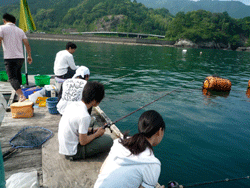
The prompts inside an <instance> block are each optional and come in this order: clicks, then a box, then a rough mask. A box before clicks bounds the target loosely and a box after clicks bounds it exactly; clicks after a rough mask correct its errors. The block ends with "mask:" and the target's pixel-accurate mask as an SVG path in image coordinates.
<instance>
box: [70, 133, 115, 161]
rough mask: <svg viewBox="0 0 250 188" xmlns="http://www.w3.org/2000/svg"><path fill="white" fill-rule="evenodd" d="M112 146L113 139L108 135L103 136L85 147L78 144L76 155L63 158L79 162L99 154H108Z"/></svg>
mask: <svg viewBox="0 0 250 188" xmlns="http://www.w3.org/2000/svg"><path fill="white" fill-rule="evenodd" d="M112 145H113V139H112V138H111V136H110V135H107V134H104V135H102V136H100V137H98V138H96V139H94V140H93V141H92V142H90V143H88V144H87V145H85V146H82V145H80V144H78V146H77V153H76V154H75V155H73V156H65V157H66V159H69V160H72V161H74V160H79V159H85V158H88V157H92V156H94V155H97V154H99V153H103V152H109V150H110V148H111V147H112Z"/></svg>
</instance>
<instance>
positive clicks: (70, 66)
mask: <svg viewBox="0 0 250 188" xmlns="http://www.w3.org/2000/svg"><path fill="white" fill-rule="evenodd" d="M76 48H77V46H76V44H74V43H72V42H68V43H67V44H66V50H62V51H60V52H58V53H57V54H56V59H55V62H54V74H55V76H56V77H58V78H61V79H68V78H72V77H73V76H74V74H75V72H76V69H77V68H78V66H76V65H75V61H74V57H73V53H75V51H76Z"/></svg>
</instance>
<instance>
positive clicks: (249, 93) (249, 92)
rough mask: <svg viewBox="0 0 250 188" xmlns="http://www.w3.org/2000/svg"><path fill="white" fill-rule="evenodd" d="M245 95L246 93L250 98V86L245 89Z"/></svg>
mask: <svg viewBox="0 0 250 188" xmlns="http://www.w3.org/2000/svg"><path fill="white" fill-rule="evenodd" d="M248 83H249V82H248ZM246 95H247V97H248V98H250V87H249V88H248V89H247V92H246Z"/></svg>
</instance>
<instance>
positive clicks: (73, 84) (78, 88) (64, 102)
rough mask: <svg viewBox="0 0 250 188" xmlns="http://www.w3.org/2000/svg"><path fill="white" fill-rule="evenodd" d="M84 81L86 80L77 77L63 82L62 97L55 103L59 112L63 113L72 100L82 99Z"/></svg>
mask: <svg viewBox="0 0 250 188" xmlns="http://www.w3.org/2000/svg"><path fill="white" fill-rule="evenodd" d="M86 83H87V81H86V80H83V79H78V78H72V79H67V80H66V81H64V82H63V87H62V89H63V90H62V98H61V99H60V101H59V102H58V104H57V105H56V107H57V110H58V112H59V113H60V114H63V113H64V110H65V108H66V106H68V105H69V104H71V103H72V102H76V101H81V100H82V91H83V88H84V86H85V85H86Z"/></svg>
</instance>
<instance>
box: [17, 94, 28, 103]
mask: <svg viewBox="0 0 250 188" xmlns="http://www.w3.org/2000/svg"><path fill="white" fill-rule="evenodd" d="M25 100H26V97H25V96H24V95H21V96H20V97H19V100H18V102H23V101H25Z"/></svg>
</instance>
